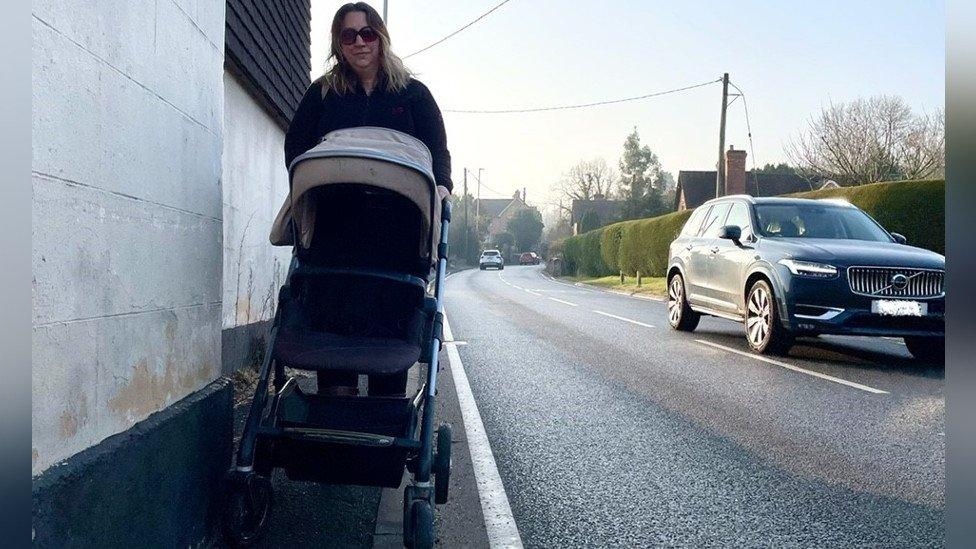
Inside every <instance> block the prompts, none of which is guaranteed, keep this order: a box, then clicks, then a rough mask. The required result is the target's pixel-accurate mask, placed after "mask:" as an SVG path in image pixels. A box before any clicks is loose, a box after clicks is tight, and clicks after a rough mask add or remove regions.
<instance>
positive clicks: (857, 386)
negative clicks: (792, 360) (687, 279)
mask: <svg viewBox="0 0 976 549" xmlns="http://www.w3.org/2000/svg"><path fill="white" fill-rule="evenodd" d="M695 341H697V342H698V343H701V344H703V345H708V346H709V347H715V348H716V349H722V350H723V351H728V352H730V353H735V354H737V355H742V356H745V357H749V358H754V359H756V360H760V361H762V362H768V363H769V364H774V365H776V366H779V367H781V368H786V369H787V370H793V371H794V372H800V373H801V374H807V375H810V376H813V377H819V378H820V379H826V380H827V381H833V382H834V383H840V384H841V385H847V386H848V387H853V388H855V389H860V390H861V391H866V392H868V393H874V394H877V395H887V394H888V391H882V390H881V389H875V388H874V387H868V386H867V385H861V384H860V383H854V382H853V381H847V380H846V379H841V378H839V377H834V376H829V375H827V374H821V373H820V372H814V371H812V370H807V369H805V368H800V367H799V366H794V365H792V364H787V363H785V362H780V361H778V360H773V359H771V358H766V357H764V356H759V355H755V354H752V353H747V352H745V351H740V350H738V349H733V348H731V347H726V346H725V345H719V344H718V343H712V342H711V341H705V340H703V339H696V340H695Z"/></svg>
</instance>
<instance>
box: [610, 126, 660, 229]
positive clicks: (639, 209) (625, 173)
mask: <svg viewBox="0 0 976 549" xmlns="http://www.w3.org/2000/svg"><path fill="white" fill-rule="evenodd" d="M670 181H673V178H672V177H671V174H669V173H668V172H665V171H664V170H662V169H661V161H660V160H658V158H657V155H656V154H654V152H653V151H651V148H650V147H648V146H647V145H643V146H642V145H641V143H640V135H639V134H638V133H637V129H636V128H634V131H633V132H632V133H631V134H630V135H628V136H627V139H626V141H624V153H623V156H621V157H620V193H619V196H620V198H621V199H622V200H623V201H624V205H623V208H622V209H621V214H622V215H621V218H622V219H638V218H642V217H654V216H657V215H661V214H663V213H666V212H667V211H669V210H670V207H669V204H668V203H667V202H666V201H665V196H664V194H665V192H666V191H667V190H668V189H667V187H668V186H669V182H670Z"/></svg>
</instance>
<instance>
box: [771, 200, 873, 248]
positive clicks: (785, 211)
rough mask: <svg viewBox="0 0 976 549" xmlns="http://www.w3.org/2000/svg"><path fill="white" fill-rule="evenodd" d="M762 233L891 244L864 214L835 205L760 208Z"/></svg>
mask: <svg viewBox="0 0 976 549" xmlns="http://www.w3.org/2000/svg"><path fill="white" fill-rule="evenodd" d="M756 217H758V218H759V227H758V228H759V232H760V234H762V235H763V236H767V237H774V238H775V237H779V238H833V239H845V240H867V241H870V242H892V240H891V237H890V236H888V233H887V232H885V230H884V229H882V228H881V227H880V226H878V224H877V223H875V222H874V220H873V219H871V218H870V217H868V215H867V214H865V213H864V212H862V211H861V210H859V209H857V208H854V207H850V206H840V205H833V204H757V205H756Z"/></svg>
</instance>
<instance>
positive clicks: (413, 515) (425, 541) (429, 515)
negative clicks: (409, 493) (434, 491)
mask: <svg viewBox="0 0 976 549" xmlns="http://www.w3.org/2000/svg"><path fill="white" fill-rule="evenodd" d="M410 534H411V535H410V540H409V541H410V542H411V543H410V547H412V548H413V549H430V548H431V547H433V546H434V510H433V509H431V506H430V502H429V501H424V500H417V501H414V502H413V505H411V506H410Z"/></svg>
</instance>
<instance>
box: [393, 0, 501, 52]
mask: <svg viewBox="0 0 976 549" xmlns="http://www.w3.org/2000/svg"><path fill="white" fill-rule="evenodd" d="M509 2H511V0H503V1H502V2H501V3H499V4H498V5H496V6H495V7H493V8H491V9H490V10H488V11H486V12H485V13H482V14H481V15H480V16H478V18H477V19H475V20H474V21H471V22H470V23H468V24H467V25H465V26H463V27H461V28H459V29H458V30H456V31H454V32H452V33H451V34H448V35H447V36H445V37H444V38H441V39H440V40H438V41H437V42H434V43H433V44H430V45H429V46H426V47H423V48H420V49H419V50H417V51H415V52H413V53H411V54H410V55H407V56H404V59H407V58H410V57H413V56H415V55H417V54H418V53H423V52H425V51H427V50H429V49H430V48H433V47H434V46H436V45H438V44H440V43H441V42H443V41H445V40H447V39H448V38H450V37H452V36H454V35H455V34H457V33H459V32H461V31H463V30H464V29H466V28H468V27H470V26H471V25H474V24H475V23H477V22H478V21H481V20H482V19H484V18H485V17H488V15H489V14H490V13H491V12H493V11H495V10H497V9H498V8H500V7H502V6H504V5H505V4H507V3H509Z"/></svg>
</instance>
